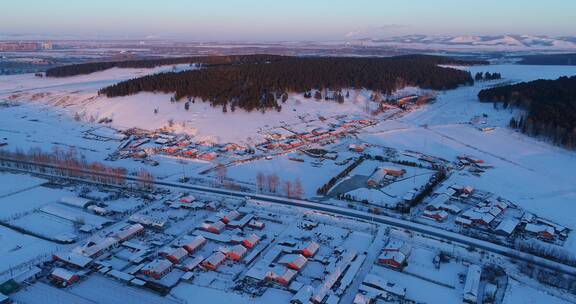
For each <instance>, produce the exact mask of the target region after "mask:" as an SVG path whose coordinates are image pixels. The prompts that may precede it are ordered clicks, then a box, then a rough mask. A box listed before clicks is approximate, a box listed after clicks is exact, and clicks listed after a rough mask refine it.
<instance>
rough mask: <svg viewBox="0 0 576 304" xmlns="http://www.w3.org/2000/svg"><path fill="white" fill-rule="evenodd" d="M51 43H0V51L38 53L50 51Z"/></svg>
mask: <svg viewBox="0 0 576 304" xmlns="http://www.w3.org/2000/svg"><path fill="white" fill-rule="evenodd" d="M52 47H53V46H52V43H51V42H35V41H9V42H0V51H2V52H9V51H39V50H51V49H52Z"/></svg>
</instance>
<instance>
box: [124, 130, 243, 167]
mask: <svg viewBox="0 0 576 304" xmlns="http://www.w3.org/2000/svg"><path fill="white" fill-rule="evenodd" d="M126 134H127V135H128V137H127V139H126V140H124V141H123V142H122V144H121V145H120V147H119V149H118V150H117V151H116V153H115V154H116V157H120V158H136V159H146V158H147V157H148V156H150V155H156V154H160V155H167V156H171V157H177V158H183V159H200V160H205V161H212V160H214V159H216V158H217V157H218V156H220V155H224V154H230V153H232V154H233V155H236V156H243V155H246V154H250V153H251V151H253V150H252V149H250V147H247V146H244V145H239V144H236V143H226V144H214V143H212V142H207V141H199V142H194V141H193V140H192V138H191V137H190V136H188V135H186V134H179V135H175V134H170V133H162V132H148V131H142V130H133V129H132V130H129V131H127V132H126Z"/></svg>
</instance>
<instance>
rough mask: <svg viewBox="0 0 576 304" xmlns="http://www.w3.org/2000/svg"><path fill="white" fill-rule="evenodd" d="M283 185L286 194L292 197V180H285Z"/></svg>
mask: <svg viewBox="0 0 576 304" xmlns="http://www.w3.org/2000/svg"><path fill="white" fill-rule="evenodd" d="M282 187H283V188H284V194H286V196H287V197H292V182H290V181H285V182H284V184H283V186H282Z"/></svg>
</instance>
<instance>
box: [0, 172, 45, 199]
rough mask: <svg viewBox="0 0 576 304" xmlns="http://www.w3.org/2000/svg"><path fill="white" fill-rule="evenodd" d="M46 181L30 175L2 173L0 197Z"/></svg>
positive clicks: (0, 174) (0, 177)
mask: <svg viewBox="0 0 576 304" xmlns="http://www.w3.org/2000/svg"><path fill="white" fill-rule="evenodd" d="M45 182H46V180H43V179H41V178H37V177H33V176H29V175H24V174H10V173H4V172H3V173H0V198H2V197H7V196H10V195H13V194H16V193H18V192H21V191H26V190H28V189H31V188H34V187H37V186H40V185H42V184H43V183H45Z"/></svg>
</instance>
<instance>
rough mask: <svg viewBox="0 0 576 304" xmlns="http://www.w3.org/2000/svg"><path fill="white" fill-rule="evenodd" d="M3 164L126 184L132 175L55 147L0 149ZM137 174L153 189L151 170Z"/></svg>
mask: <svg viewBox="0 0 576 304" xmlns="http://www.w3.org/2000/svg"><path fill="white" fill-rule="evenodd" d="M0 164H1V165H13V166H16V167H17V168H21V169H27V170H36V171H38V172H42V173H52V174H57V175H61V176H67V177H74V178H82V179H87V180H92V181H94V182H98V183H103V184H113V185H121V186H122V185H126V177H127V174H128V171H127V170H126V169H125V168H122V167H111V166H107V165H104V164H102V163H100V162H88V161H87V160H86V158H85V156H84V155H81V154H79V153H78V152H77V150H76V149H74V148H70V149H68V150H66V149H60V148H58V147H54V148H53V149H52V151H51V152H44V151H42V150H41V149H40V148H31V149H30V150H29V151H27V152H24V151H22V150H17V151H14V152H13V151H8V150H0ZM135 176H136V177H137V178H139V181H138V182H139V184H140V186H141V187H142V188H146V189H151V188H153V184H154V177H153V176H152V174H150V172H148V171H146V170H139V171H137V172H136V173H135Z"/></svg>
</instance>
